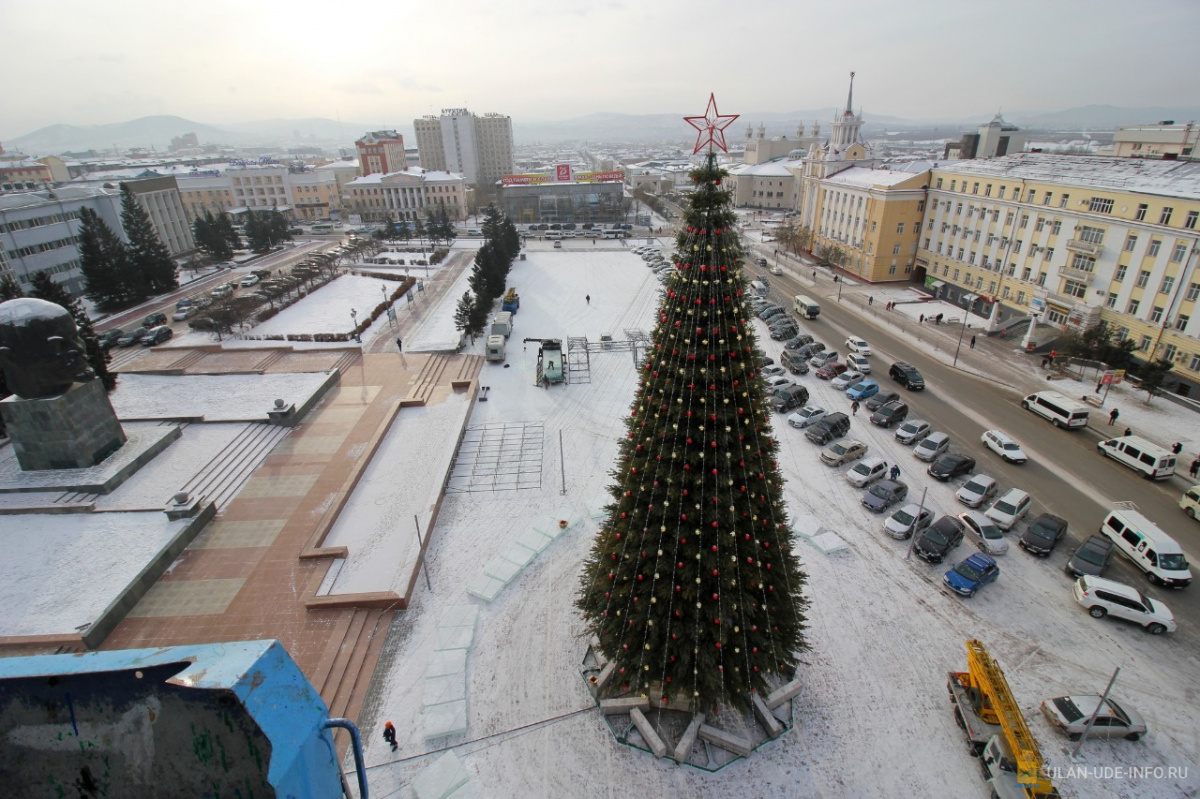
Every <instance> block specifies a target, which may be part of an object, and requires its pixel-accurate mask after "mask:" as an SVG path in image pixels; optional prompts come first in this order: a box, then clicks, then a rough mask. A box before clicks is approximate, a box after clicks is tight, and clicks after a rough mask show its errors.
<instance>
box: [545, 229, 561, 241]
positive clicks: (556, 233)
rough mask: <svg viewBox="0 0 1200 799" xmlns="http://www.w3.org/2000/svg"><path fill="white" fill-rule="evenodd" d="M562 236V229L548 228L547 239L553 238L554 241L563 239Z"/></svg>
mask: <svg viewBox="0 0 1200 799" xmlns="http://www.w3.org/2000/svg"><path fill="white" fill-rule="evenodd" d="M562 237H563V233H562V231H561V230H548V231H546V238H547V239H550V240H552V241H553V240H557V239H561V238H562Z"/></svg>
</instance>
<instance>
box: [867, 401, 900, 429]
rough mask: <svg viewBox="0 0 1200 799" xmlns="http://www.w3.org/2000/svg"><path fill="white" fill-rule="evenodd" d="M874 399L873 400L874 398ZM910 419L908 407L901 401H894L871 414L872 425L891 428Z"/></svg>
mask: <svg viewBox="0 0 1200 799" xmlns="http://www.w3.org/2000/svg"><path fill="white" fill-rule="evenodd" d="M872 399H873V398H872ZM907 418H908V406H907V405H905V404H904V403H903V402H901V401H900V400H892V401H891V402H889V403H887V404H886V405H883V406H881V407H880V408H879V410H877V411H875V413H873V414H871V424H875V425H879V426H880V427H891V426H893V425H897V424H900V423H901V422H903V421H904V420H905V419H907Z"/></svg>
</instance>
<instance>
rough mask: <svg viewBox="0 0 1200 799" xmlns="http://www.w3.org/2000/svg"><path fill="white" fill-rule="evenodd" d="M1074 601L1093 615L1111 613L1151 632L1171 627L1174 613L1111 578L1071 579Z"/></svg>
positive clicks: (1087, 577)
mask: <svg viewBox="0 0 1200 799" xmlns="http://www.w3.org/2000/svg"><path fill="white" fill-rule="evenodd" d="M1075 601H1076V602H1078V603H1079V604H1080V605H1083V606H1084V607H1085V608H1087V609H1088V613H1090V614H1092V617H1093V618H1097V619H1103V618H1104V617H1105V616H1109V615H1111V616H1114V617H1116V618H1118V619H1125V620H1126V621H1132V622H1134V623H1136V624H1140V625H1142V626H1143V627H1145V628H1146V632H1148V633H1150V634H1151V635H1160V634H1162V633H1166V632H1174V631H1175V616H1174V614H1172V613H1171V611H1170V610H1169V609H1168V608H1167V606H1166V605H1164V604H1163V603H1161V602H1158V601H1156V600H1153V599H1151V598H1150V597H1148V596H1145V595H1143V594H1142V593H1141V592H1140V591H1138V590H1137V589H1136V588H1131V587H1130V586H1128V585H1125V584H1124V583H1118V582H1116V581H1115V580H1106V579H1104V578H1103V577H1092V576H1090V575H1086V576H1084V577H1080V578H1079V579H1078V580H1076V581H1075Z"/></svg>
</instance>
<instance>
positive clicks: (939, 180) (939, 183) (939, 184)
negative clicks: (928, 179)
mask: <svg viewBox="0 0 1200 799" xmlns="http://www.w3.org/2000/svg"><path fill="white" fill-rule="evenodd" d="M941 187H942V179H941V178H938V179H937V186H935V187H934V188H937V189H940V188H941Z"/></svg>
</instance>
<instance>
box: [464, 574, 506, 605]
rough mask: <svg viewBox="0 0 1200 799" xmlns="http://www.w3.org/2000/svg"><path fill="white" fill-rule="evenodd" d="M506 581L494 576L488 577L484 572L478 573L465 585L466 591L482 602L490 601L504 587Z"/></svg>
mask: <svg viewBox="0 0 1200 799" xmlns="http://www.w3.org/2000/svg"><path fill="white" fill-rule="evenodd" d="M505 585H507V583H504V582H502V581H500V580H497V579H496V578H495V577H488V576H487V575H486V574H480V575H479V576H478V577H476V578H475V579H474V580H472V581H471V584H470V585H468V586H467V593H468V594H470V595H471V596H477V597H479V598H480V599H482V600H483V601H484V602H491V601H492V600H493V599H495V598H496V597H497V596H499V594H500V591H501V590H502V589H503V588H504V586H505Z"/></svg>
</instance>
